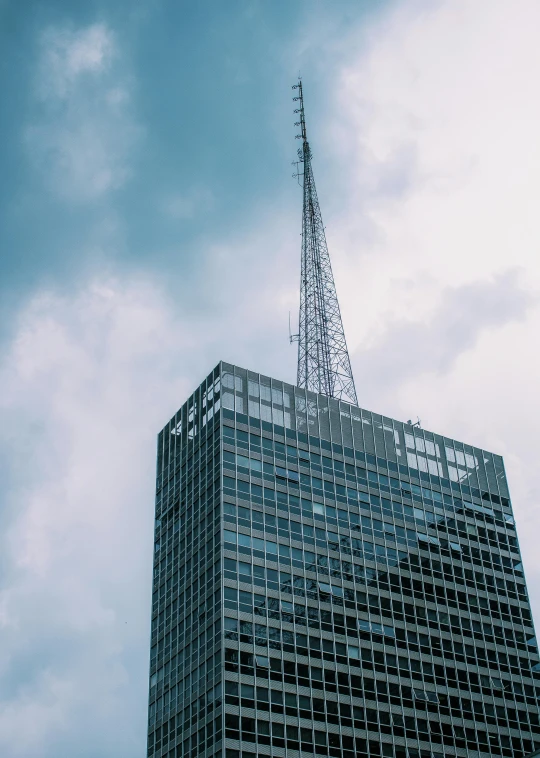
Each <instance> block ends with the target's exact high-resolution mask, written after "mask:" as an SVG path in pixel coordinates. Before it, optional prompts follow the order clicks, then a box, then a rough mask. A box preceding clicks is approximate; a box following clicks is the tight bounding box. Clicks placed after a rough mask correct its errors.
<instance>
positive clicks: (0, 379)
mask: <svg viewBox="0 0 540 758" xmlns="http://www.w3.org/2000/svg"><path fill="white" fill-rule="evenodd" d="M192 339H193V338H192V336H191V334H190V333H189V332H188V330H187V329H184V328H183V326H182V324H181V323H179V322H178V321H177V319H176V317H175V314H174V310H173V308H172V305H171V303H170V302H168V301H167V299H166V297H164V296H163V293H162V292H160V291H159V290H157V289H156V288H155V287H154V286H152V285H151V284H148V283H144V282H141V281H134V280H130V282H129V283H127V284H125V285H123V286H120V285H119V284H118V283H117V282H114V281H113V282H106V283H97V284H94V285H91V286H89V287H88V288H86V289H84V290H82V291H79V292H77V293H75V294H73V295H70V296H60V295H58V294H56V295H55V294H46V293H45V294H41V295H39V296H36V297H35V298H34V299H33V300H32V302H31V303H30V304H29V305H28V307H27V308H25V310H24V312H23V313H22V315H21V318H20V321H19V326H18V330H17V333H16V335H15V338H14V340H13V342H12V344H11V347H10V349H9V350H8V351H7V353H6V354H5V356H4V358H3V360H2V364H1V366H0V419H1V421H0V426H1V428H2V446H3V451H2V452H3V456H5V457H6V460H7V463H8V465H9V469H10V472H11V474H10V478H9V481H7V480H6V479H5V480H4V490H5V496H4V498H3V508H2V512H3V519H4V527H3V530H2V537H1V543H2V544H1V553H2V560H3V577H4V578H3V583H2V584H3V586H2V590H1V591H0V609H1V611H0V628H1V629H2V647H1V649H0V674H1V675H0V680H1V681H2V685H1V686H0V714H1V715H0V753H2V754H3V755H9V756H10V758H12V757H13V758H16V756H24V758H32V756H36V758H37V756H40V758H41V757H43V756H53V755H54V756H56V755H68V754H73V753H72V750H73V747H74V742H73V740H74V739H75V737H74V735H77V734H78V735H79V737H77V741H78V740H79V738H80V739H81V740H83V742H84V750H83V749H81V751H80V752H78V753H77V754H78V755H81V756H82V755H89V756H95V755H100V756H109V755H110V756H113V755H115V756H116V755H130V756H136V755H140V756H142V755H143V754H144V745H145V719H146V694H145V693H146V686H147V666H148V629H149V626H148V624H149V608H150V605H149V603H150V592H151V588H150V583H151V563H152V532H153V483H154V461H155V438H156V434H157V431H158V430H159V428H160V425H161V424H164V423H165V422H166V421H167V419H168V418H169V416H170V415H171V414H172V412H174V410H175V409H176V406H177V405H178V404H179V403H180V401H181V400H182V399H183V398H184V397H186V396H187V394H188V392H189V391H190V390H191V388H192V385H193V384H194V383H195V380H194V379H193V378H191V377H190V380H188V381H187V382H186V375H188V376H189V370H186V367H185V366H184V365H183V363H182V360H181V357H180V356H181V355H182V354H183V351H186V352H187V351H189V350H192V349H193V345H192ZM209 368H210V367H209ZM199 379H200V377H197V380H199ZM89 713H91V714H92V716H91V718H90V719H89V717H88V714H89Z"/></svg>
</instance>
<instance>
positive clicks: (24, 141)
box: [0, 0, 540, 758]
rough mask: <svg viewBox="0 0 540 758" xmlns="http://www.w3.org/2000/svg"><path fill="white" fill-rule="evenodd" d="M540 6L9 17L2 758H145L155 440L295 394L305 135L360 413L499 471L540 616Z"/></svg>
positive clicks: (96, 7) (304, 5)
mask: <svg viewBox="0 0 540 758" xmlns="http://www.w3.org/2000/svg"><path fill="white" fill-rule="evenodd" d="M539 28H540V5H539V4H538V3H537V2H536V0H520V2H519V3H518V4H516V3H513V2H510V0H475V2H470V0H437V1H436V2H433V0H429V1H428V0H395V1H393V2H383V1H382V0H377V2H368V0H364V2H360V0H353V1H352V2H348V0H338V1H337V2H332V3H330V2H317V1H316V0H296V2H294V3H292V2H289V1H286V0H272V1H271V2H270V1H269V0H266V2H256V1H249V0H227V2H222V0H202V1H201V2H198V3H193V2H187V0H175V1H174V2H173V0H140V2H138V3H132V2H128V0H115V2H112V1H111V0H109V2H100V0H85V2H84V3H83V2H76V1H75V0H70V1H69V2H68V1H67V0H48V2H46V3H43V2H38V1H37V0H26V2H24V3H20V2H16V1H15V0H0V30H1V31H0V48H1V49H2V60H1V64H0V84H1V91H2V107H1V108H0V136H1V139H0V170H1V175H2V178H3V181H2V182H1V183H0V343H1V352H0V473H1V476H2V487H1V490H0V754H1V755H2V756H6V758H18V757H19V756H23V757H24V758H58V756H64V755H65V756H70V758H96V756H99V757H100V758H143V757H144V755H145V730H146V704H147V686H148V677H147V673H148V639H149V621H150V619H149V614H150V582H151V559H152V530H153V488H154V466H155V438H156V434H157V432H158V431H159V429H160V428H161V427H162V426H163V425H164V424H165V422H166V421H167V420H168V419H169V418H170V417H171V416H172V414H173V413H174V412H175V411H176V409H177V408H178V407H179V406H180V405H181V404H182V402H183V401H184V399H185V398H186V396H187V395H188V394H189V393H190V392H191V390H192V389H193V388H194V387H195V386H196V385H197V384H199V382H200V381H201V380H202V379H203V378H204V377H205V376H206V374H207V373H208V372H209V371H210V369H211V368H212V367H213V366H214V365H215V364H216V363H217V362H218V361H219V360H220V359H223V360H227V361H230V362H235V363H238V364H240V365H243V366H246V367H248V368H251V369H252V370H255V371H260V372H262V373H266V374H270V375H271V376H274V377H276V378H280V379H284V380H286V381H289V382H293V381H294V379H295V361H296V355H295V350H294V347H291V346H290V345H289V344H288V317H289V311H291V312H292V318H293V322H294V320H295V319H296V314H297V308H298V286H299V278H300V228H301V224H300V222H301V191H300V190H299V188H298V186H297V184H296V182H295V180H294V179H293V178H292V174H293V172H294V168H293V166H292V165H291V162H292V161H293V160H294V158H295V154H296V148H297V147H298V143H297V142H295V139H294V135H295V131H296V130H295V127H294V125H293V124H294V120H295V117H294V114H293V107H294V106H293V103H292V100H291V96H292V94H293V93H292V91H291V85H292V84H294V83H295V81H296V78H297V76H298V74H299V73H300V74H301V75H302V77H303V81H304V88H305V105H306V118H307V128H308V135H309V137H310V140H311V144H312V149H313V153H314V172H315V178H316V182H317V188H318V191H319V197H320V201H321V207H322V212H323V218H324V221H325V224H326V227H327V236H328V243H329V247H330V253H331V256H332V260H333V265H334V272H335V277H336V283H337V288H338V294H339V296H340V301H341V307H342V312H343V320H344V324H345V329H346V333H347V337H348V342H349V347H350V351H351V359H352V365H353V370H354V373H355V377H356V387H357V392H358V397H359V402H360V405H362V406H363V407H366V408H368V409H370V410H373V411H376V412H380V413H384V414H385V415H389V416H394V417H395V418H398V419H401V420H406V419H408V418H411V417H413V418H416V417H417V416H419V417H420V419H421V420H422V425H423V426H424V427H425V428H428V429H432V430H434V431H437V432H439V433H441V434H445V435H447V436H451V437H455V438H457V439H460V440H464V441H467V442H469V443H471V444H474V445H478V446H480V447H484V448H487V449H489V450H492V451H494V452H497V453H500V454H502V455H503V456H504V458H505V462H506V467H507V473H508V479H509V484H510V490H511V493H512V496H513V503H514V508H515V511H516V514H517V521H518V533H519V535H520V540H521V545H522V549H523V554H524V562H525V567H526V572H527V578H528V582H529V589H530V594H531V598H532V602H533V611H534V613H535V615H536V617H537V618H540V555H539V553H538V550H537V535H538V530H539V527H540V515H539V508H538V499H539V494H540V485H539V481H538V480H539V475H538V473H537V471H538V458H539V456H540V424H539V421H540V412H539V411H540V401H539V398H538V387H539V386H540V361H539V358H538V337H537V335H538V332H539V330H540V262H539V254H538V251H539V245H540V214H539V212H538V207H537V206H538V198H539V197H540V140H539V138H538V135H539V134H540V104H539V100H538V95H537V87H538V81H539V79H540V46H538V41H537V30H538V29H539Z"/></svg>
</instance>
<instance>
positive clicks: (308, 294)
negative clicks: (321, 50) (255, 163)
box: [293, 80, 358, 405]
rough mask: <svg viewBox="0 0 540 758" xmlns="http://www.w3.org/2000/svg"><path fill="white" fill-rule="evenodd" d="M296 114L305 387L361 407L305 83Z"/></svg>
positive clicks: (299, 380)
mask: <svg viewBox="0 0 540 758" xmlns="http://www.w3.org/2000/svg"><path fill="white" fill-rule="evenodd" d="M293 89H295V90H298V94H297V96H296V97H294V98H293V100H294V101H295V102H298V108H297V109H296V110H295V111H294V112H295V113H297V114H299V121H297V122H296V124H295V125H296V126H299V127H300V134H298V135H297V139H301V140H302V147H301V148H299V149H298V158H299V161H300V162H301V163H303V171H302V174H301V175H303V191H304V192H303V194H304V202H303V213H302V272H301V282H300V321H299V330H298V334H297V335H295V339H297V340H298V378H297V383H298V386H299V387H305V388H306V389H308V390H312V391H313V392H318V393H321V394H323V395H328V397H334V398H337V399H339V400H345V401H346V402H349V403H354V405H358V400H357V397H356V389H355V386H354V378H353V375H352V370H351V362H350V359H349V352H348V350H347V342H346V340H345V332H344V330H343V323H342V321H341V312H340V310H339V303H338V298H337V293H336V285H335V283H334V276H333V274H332V265H331V263H330V255H329V253H328V246H327V244H326V236H325V233H324V225H323V221H322V216H321V209H320V207H319V200H318V198H317V190H316V188H315V179H314V178H313V168H312V165H311V158H312V155H311V149H310V146H309V142H308V140H307V136H306V121H305V116H304V96H303V92H302V81H301V80H299V81H298V84H295V85H294V87H293Z"/></svg>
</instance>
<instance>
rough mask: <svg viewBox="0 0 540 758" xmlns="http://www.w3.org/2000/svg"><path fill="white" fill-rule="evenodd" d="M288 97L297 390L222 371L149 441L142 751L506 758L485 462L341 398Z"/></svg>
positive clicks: (500, 540) (511, 725) (533, 682)
mask: <svg viewBox="0 0 540 758" xmlns="http://www.w3.org/2000/svg"><path fill="white" fill-rule="evenodd" d="M297 88H298V89H299V90H300V92H299V96H298V101H299V108H298V112H299V113H300V122H299V124H300V126H301V134H300V135H299V136H300V137H301V138H302V148H301V150H300V151H299V152H300V158H301V160H302V162H303V165H304V169H303V177H304V207H303V232H302V235H303V236H302V287H301V290H302V293H301V309H300V320H299V334H298V335H297V337H298V342H299V353H298V356H299V360H298V379H297V382H298V385H300V386H293V385H290V384H286V383H283V382H280V381H277V380H275V379H271V378H269V377H265V376H260V375H259V374H256V373H252V372H250V371H247V370H246V369H242V368H238V367H236V366H231V365H228V364H225V363H220V364H219V365H218V366H217V367H216V368H215V369H214V371H212V373H211V374H210V375H209V376H208V377H207V378H206V379H205V381H204V382H203V383H202V384H201V385H200V387H198V388H197V389H196V390H195V392H194V393H193V395H192V396H191V397H190V398H189V399H188V400H187V401H186V402H185V403H184V405H183V406H182V408H181V409H180V410H179V411H178V413H177V414H176V415H175V416H174V417H173V418H172V419H171V420H170V422H169V423H168V424H167V425H166V426H165V428H164V429H163V430H162V431H161V432H160V434H159V437H158V461H157V492H156V531H155V559H154V583H153V597H152V631H151V635H152V637H151V659H150V706H149V729H148V756H149V757H150V756H152V757H153V758H194V757H195V756H208V757H210V756H214V757H215V758H254V756H256V755H259V756H279V757H280V758H281V757H285V756H287V758H301V756H306V757H307V756H314V755H322V756H335V758H354V757H355V756H360V758H368V756H372V757H376V758H392V757H393V756H395V758H407V757H408V758H432V757H433V756H434V757H435V758H437V757H438V756H479V757H481V756H492V755H496V756H508V758H521V756H524V755H526V754H527V753H529V752H531V751H532V750H533V749H535V748H538V747H540V725H539V720H538V705H537V703H538V696H539V694H540V682H539V678H540V659H539V656H538V647H537V642H536V638H535V632H534V627H533V622H532V616H531V609H530V605H529V601H528V596H527V589H526V585H525V579H524V576H523V566H522V563H521V557H520V553H519V546H518V542H517V536H516V528H515V523H514V517H513V514H512V506H511V503H510V496H509V492H508V486H507V482H506V475H505V471H504V465H503V461H502V458H501V457H500V456H498V455H495V454H492V453H489V452H487V451H485V450H480V449H479V448H476V447H472V446H470V445H466V444H463V443H461V442H457V441H455V440H452V439H449V438H447V437H444V436H441V435H438V434H435V433H433V432H430V431H426V430H423V429H421V428H420V427H419V425H411V424H410V423H403V422H401V421H397V420H394V419H391V418H387V417H385V416H380V415H378V414H375V413H370V412H369V411H366V410H363V409H362V408H360V407H358V405H357V404H356V389H355V386H354V380H353V377H352V371H351V365H350V360H349V355H348V352H347V346H346V343H345V336H344V332H343V326H342V323H341V315H340V312H339V306H338V303H337V295H336V291H335V285H334V281H333V276H332V270H331V267H330V259H329V256H328V250H327V248H326V241H325V239H324V227H323V226H322V219H321V214H320V209H319V206H318V201H317V196H316V192H315V184H314V180H313V172H312V168H311V151H310V148H309V144H308V143H307V138H306V130H305V119H304V111H303V98H302V90H301V85H300V86H298V87H297Z"/></svg>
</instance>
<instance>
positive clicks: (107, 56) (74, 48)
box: [38, 24, 116, 100]
mask: <svg viewBox="0 0 540 758" xmlns="http://www.w3.org/2000/svg"><path fill="white" fill-rule="evenodd" d="M115 51H116V46H115V40H114V36H113V34H112V31H111V30H110V29H109V28H108V27H107V26H106V25H105V24H92V25H91V26H88V27H86V28H82V29H78V30H74V29H69V28H48V29H46V30H45V32H43V34H42V37H41V61H40V70H39V72H38V76H39V84H38V86H39V94H40V96H41V97H42V99H43V100H49V99H56V98H61V99H63V98H66V97H67V96H68V95H69V94H70V92H72V91H73V90H74V89H75V88H76V87H77V84H78V82H79V81H80V79H81V78H82V77H84V75H85V74H94V75H96V74H101V73H103V72H104V71H106V70H108V69H109V68H110V66H111V64H112V61H113V58H114V54H115Z"/></svg>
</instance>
